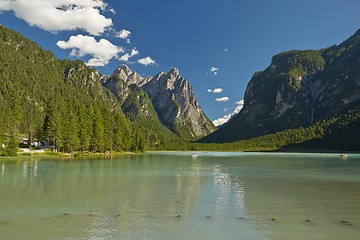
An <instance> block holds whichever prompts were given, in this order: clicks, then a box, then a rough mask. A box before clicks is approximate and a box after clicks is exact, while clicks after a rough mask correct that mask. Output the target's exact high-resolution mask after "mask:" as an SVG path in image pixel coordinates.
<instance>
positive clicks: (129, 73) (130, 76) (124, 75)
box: [111, 64, 147, 86]
mask: <svg viewBox="0 0 360 240" xmlns="http://www.w3.org/2000/svg"><path fill="white" fill-rule="evenodd" d="M111 76H117V77H118V78H120V79H121V80H123V81H125V82H126V84H127V85H131V84H135V85H137V86H142V85H143V84H144V80H147V78H145V79H144V78H143V77H142V76H140V75H139V74H138V73H136V72H134V71H133V70H131V69H130V68H129V67H128V66H127V65H125V64H123V65H121V66H120V67H118V68H117V69H116V70H115V71H114V72H113V74H112V75H111Z"/></svg>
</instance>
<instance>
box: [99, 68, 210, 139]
mask: <svg viewBox="0 0 360 240" xmlns="http://www.w3.org/2000/svg"><path fill="white" fill-rule="evenodd" d="M103 85H104V86H105V87H106V88H108V89H110V91H112V92H113V93H114V94H115V95H116V96H119V97H120V96H121V97H120V98H122V99H120V101H121V100H125V99H126V97H125V96H126V95H128V94H129V90H128V89H129V88H128V86H131V85H136V86H137V87H139V88H141V89H142V90H143V91H144V92H145V93H146V94H147V96H148V97H149V99H150V100H151V103H152V105H153V107H154V109H155V111H156V113H157V116H158V118H159V120H160V121H161V123H162V124H164V125H165V126H166V127H167V128H168V129H170V130H171V131H172V132H174V133H175V134H177V135H178V136H180V137H181V138H183V139H187V140H192V139H196V138H199V137H202V136H206V135H208V134H210V133H211V132H213V131H214V130H215V126H214V125H213V124H212V122H211V121H210V120H209V119H208V118H207V117H206V115H205V114H204V112H203V111H202V109H201V107H200V105H199V103H198V101H197V99H196V97H195V93H194V91H193V89H192V86H191V85H190V84H189V82H188V81H187V80H186V79H184V78H183V77H181V76H180V74H179V71H178V70H177V69H172V70H171V71H170V72H168V73H163V72H161V73H159V74H157V75H156V76H155V77H153V78H151V77H147V78H143V77H141V76H140V75H139V74H137V73H136V72H133V71H132V70H131V69H130V68H129V67H128V66H126V65H122V66H120V67H119V68H118V69H116V70H115V71H114V73H113V74H112V76H111V77H110V78H109V79H107V80H105V81H104V83H103Z"/></svg>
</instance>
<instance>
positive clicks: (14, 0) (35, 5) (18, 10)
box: [0, 0, 113, 36]
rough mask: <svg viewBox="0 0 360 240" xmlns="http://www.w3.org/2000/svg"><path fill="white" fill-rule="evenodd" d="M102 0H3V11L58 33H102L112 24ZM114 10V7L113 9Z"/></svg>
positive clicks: (1, 8) (1, 3) (1, 5)
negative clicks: (106, 15) (81, 31)
mask: <svg viewBox="0 0 360 240" xmlns="http://www.w3.org/2000/svg"><path fill="white" fill-rule="evenodd" d="M106 8H107V4H106V3H105V2H104V1H103V0H51V1H50V0H2V1H1V2H0V12H1V11H13V12H14V13H15V15H16V17H17V18H20V19H23V20H24V21H26V22H27V23H28V24H29V25H31V26H37V27H39V28H42V29H44V30H46V31H51V32H57V31H66V30H79V29H83V30H85V31H86V32H88V33H90V34H92V35H96V36H98V35H100V34H102V33H103V32H104V31H105V30H106V29H107V28H109V27H111V26H112V24H113V23H112V19H111V18H106V17H105V16H104V15H102V13H101V12H100V11H103V10H106ZM110 11H111V9H110Z"/></svg>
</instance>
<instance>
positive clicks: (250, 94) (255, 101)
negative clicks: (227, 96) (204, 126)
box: [201, 30, 360, 142]
mask: <svg viewBox="0 0 360 240" xmlns="http://www.w3.org/2000/svg"><path fill="white" fill-rule="evenodd" d="M359 105H360V30H359V31H357V32H356V33H355V34H354V35H353V36H352V37H350V38H349V39H348V40H346V41H345V42H343V43H342V44H341V45H339V46H332V47H330V48H327V49H322V50H308V51H288V52H284V53H280V54H278V55H276V56H274V57H273V58H272V62H271V65H270V66H269V67H268V68H267V69H266V70H264V71H261V72H257V73H255V74H254V76H253V77H252V79H251V80H250V82H249V84H248V86H247V89H246V92H245V98H244V107H243V109H242V110H241V111H240V113H239V114H237V115H236V116H235V117H234V118H232V119H231V120H230V121H229V122H228V123H227V124H225V125H224V126H223V127H222V128H220V129H219V130H218V131H216V132H215V133H213V134H211V135H209V136H207V137H205V138H204V139H202V140H201V141H203V142H232V141H237V140H241V139H248V138H253V137H257V136H262V135H266V134H271V133H276V132H279V131H282V130H285V129H290V128H297V127H300V126H309V125H311V124H313V123H315V122H316V121H319V120H324V119H328V118H330V117H332V116H334V115H335V114H343V113H345V112H346V111H348V110H349V109H352V108H354V107H356V106H359Z"/></svg>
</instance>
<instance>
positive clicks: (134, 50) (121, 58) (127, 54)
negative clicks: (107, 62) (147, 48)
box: [119, 48, 139, 62]
mask: <svg viewBox="0 0 360 240" xmlns="http://www.w3.org/2000/svg"><path fill="white" fill-rule="evenodd" d="M136 55H139V51H138V50H136V48H133V49H132V50H131V53H130V54H129V53H126V54H124V55H122V56H121V57H120V58H119V60H120V61H124V62H128V61H129V59H130V58H132V57H133V56H136Z"/></svg>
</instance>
